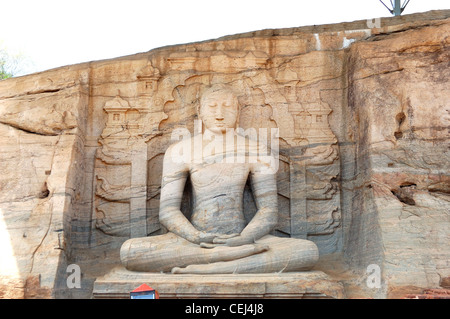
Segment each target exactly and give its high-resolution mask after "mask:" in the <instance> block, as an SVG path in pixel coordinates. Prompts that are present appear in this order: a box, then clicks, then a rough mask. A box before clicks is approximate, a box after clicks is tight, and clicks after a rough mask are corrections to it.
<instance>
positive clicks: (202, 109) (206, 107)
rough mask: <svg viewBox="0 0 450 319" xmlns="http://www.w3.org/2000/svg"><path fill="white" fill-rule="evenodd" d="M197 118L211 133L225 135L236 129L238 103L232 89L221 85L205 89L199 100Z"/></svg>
mask: <svg viewBox="0 0 450 319" xmlns="http://www.w3.org/2000/svg"><path fill="white" fill-rule="evenodd" d="M198 115H199V118H200V119H201V120H202V122H203V125H204V126H205V127H206V128H207V129H208V130H210V131H212V132H213V133H222V134H224V133H226V130H227V128H228V129H229V128H236V127H237V124H238V118H239V101H238V98H237V96H236V95H235V94H234V92H233V91H232V89H231V88H230V87H229V86H227V85H223V84H217V85H213V86H211V87H209V88H207V89H206V90H205V91H204V92H203V94H202V96H201V99H200V106H199V109H198Z"/></svg>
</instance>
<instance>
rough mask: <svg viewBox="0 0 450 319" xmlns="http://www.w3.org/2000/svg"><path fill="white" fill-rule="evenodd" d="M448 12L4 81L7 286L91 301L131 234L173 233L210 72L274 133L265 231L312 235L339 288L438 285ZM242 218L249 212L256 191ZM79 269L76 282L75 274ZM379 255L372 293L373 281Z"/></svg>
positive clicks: (444, 210)
mask: <svg viewBox="0 0 450 319" xmlns="http://www.w3.org/2000/svg"><path fill="white" fill-rule="evenodd" d="M448 19H449V11H448V10H443V11H432V12H428V13H423V14H414V15H405V16H400V17H394V18H383V19H381V20H380V24H381V25H380V28H372V29H370V28H368V24H367V21H366V20H363V21H355V22H351V23H341V24H336V25H324V26H310V27H302V28H291V29H280V30H261V31H255V32H249V33H245V34H239V35H233V36H227V37H223V38H220V39H216V40H210V41H204V42H199V43H191V44H183V45H175V46H170V47H164V48H160V49H156V50H152V51H149V52H146V53H141V54H137V55H132V56H126V57H121V58H117V59H111V60H104V61H95V62H89V63H82V64H78V65H73V66H67V67H62V68H58V69H54V70H48V71H45V72H40V73H37V74H32V75H28V76H24V77H19V78H13V79H8V80H4V81H1V82H0V148H1V153H0V171H1V172H2V174H1V176H0V187H1V189H2V192H1V193H0V210H1V213H0V236H1V241H2V245H3V246H2V250H1V259H2V263H1V264H0V288H1V289H0V290H2V292H3V296H13V297H14V298H16V297H21V296H22V297H39V296H41V297H43V298H44V297H45V298H47V297H52V298H58V297H82V298H90V297H91V296H92V287H93V286H94V282H95V280H96V279H97V278H98V277H101V276H104V275H105V274H107V273H108V272H109V271H110V270H111V269H113V268H114V267H116V266H117V265H119V264H120V256H119V251H120V247H121V246H122V244H123V242H125V241H126V240H127V239H129V238H136V237H142V236H154V235H161V234H163V233H165V232H166V230H165V229H164V227H162V226H161V224H160V222H159V219H158V213H159V204H160V203H159V196H160V187H161V178H162V163H163V157H164V153H165V152H166V150H167V148H168V147H169V145H170V144H172V143H173V141H172V140H171V134H172V132H173V131H174V129H176V128H187V129H188V130H189V131H190V132H193V130H194V120H195V119H197V115H196V107H197V105H198V102H199V92H200V91H201V89H202V88H203V87H205V86H208V85H210V84H213V83H226V84H228V85H231V86H232V87H233V89H234V90H235V91H237V92H239V94H238V95H239V96H238V98H239V101H240V103H241V105H243V107H242V111H241V116H240V119H239V125H240V126H241V127H242V128H244V129H249V128H256V129H257V128H278V129H279V134H280V139H279V151H280V152H279V153H280V161H279V169H278V172H277V196H278V210H279V212H280V216H279V220H278V224H277V225H276V226H275V228H274V230H273V232H272V233H271V235H273V236H279V237H292V238H298V239H307V240H311V241H313V242H314V243H315V244H316V245H317V247H318V249H319V253H320V256H321V260H319V263H318V265H316V267H319V268H320V269H321V270H322V271H324V272H325V273H327V274H328V273H329V274H332V275H333V276H334V277H333V278H334V279H337V278H340V279H341V280H342V281H343V282H344V283H345V287H346V289H347V291H348V292H350V293H351V294H347V297H358V296H369V297H376V298H386V297H389V296H392V295H395V296H398V294H397V293H395V294H392V293H390V292H393V291H396V292H401V293H405V294H407V293H408V287H414V289H412V288H411V289H412V290H411V292H413V293H415V292H416V291H417V290H418V289H425V288H439V287H440V285H445V280H444V281H443V280H442V279H443V278H444V279H445V278H448V277H449V276H450V267H449V260H450V251H449V247H448V242H449V239H450V238H449V229H450V227H449V216H448V212H449V211H450V209H449V191H448V190H449V166H448V165H449V164H448V163H449V162H450V161H449V153H448V149H449V148H448V146H449V145H448V142H449V125H450V123H449V109H448V105H447V104H448V103H447V101H448V89H447V86H448V85H447V83H448V80H449V69H450V68H449V65H448V64H449V49H448V45H449V44H448V34H449V20H448ZM190 192H192V185H189V183H188V184H187V185H186V194H188V195H189V193H190ZM181 210H182V211H183V212H184V213H186V214H187V213H189V212H190V211H191V210H192V205H191V203H190V201H189V196H186V197H185V198H184V199H183V200H182V205H181ZM244 211H245V212H246V214H248V215H247V217H250V216H252V214H254V212H255V211H256V207H255V203H254V199H253V197H252V192H251V190H250V188H249V187H246V188H245V189H244ZM69 264H77V265H79V266H80V268H81V272H82V278H81V288H79V289H78V288H75V289H68V287H67V285H66V279H67V277H68V275H69V274H68V273H67V271H66V269H67V265H69ZM371 264H376V265H378V266H379V267H380V269H381V276H382V278H381V288H379V289H374V288H369V287H368V286H367V283H366V279H367V276H368V274H367V272H366V269H367V266H369V265H371ZM336 269H342V273H338V272H336ZM30 278H31V279H30ZM36 278H38V279H36ZM12 282H14V284H13V285H12V284H11V283H12ZM27 282H28V283H29V290H28V293H27V292H26V291H27V290H26V289H27V288H26V287H27Z"/></svg>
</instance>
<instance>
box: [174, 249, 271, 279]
mask: <svg viewBox="0 0 450 319" xmlns="http://www.w3.org/2000/svg"><path fill="white" fill-rule="evenodd" d="M213 250H214V257H213V261H212V262H211V263H208V264H197V265H189V266H187V267H174V268H172V270H171V273H172V274H196V273H197V274H204V273H214V268H215V266H218V265H221V264H223V263H225V262H229V261H233V260H237V259H240V258H244V257H248V256H252V255H255V254H259V253H262V252H264V251H267V250H269V246H267V245H262V244H248V245H243V246H236V247H228V246H218V247H216V248H213Z"/></svg>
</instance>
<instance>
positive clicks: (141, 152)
mask: <svg viewBox="0 0 450 319" xmlns="http://www.w3.org/2000/svg"><path fill="white" fill-rule="evenodd" d="M269 60H270V59H269V57H268V56H267V54H265V53H263V52H257V51H256V52H249V51H240V52H238V51H233V52H231V51H217V52H213V53H211V52H196V51H189V52H177V53H172V54H171V55H170V56H169V57H168V58H167V59H166V62H167V66H168V67H169V69H168V70H166V73H165V74H164V75H161V74H160V72H159V70H158V69H157V68H155V67H153V65H152V64H151V63H149V64H148V65H147V66H145V67H144V68H143V69H142V70H141V71H139V72H138V73H137V76H136V96H137V99H135V100H133V99H125V98H123V97H120V96H119V95H118V96H116V97H115V98H113V99H111V100H110V101H108V102H106V103H105V105H104V111H105V113H106V114H107V116H108V120H107V123H106V126H105V128H104V131H103V133H102V135H101V137H100V139H99V143H100V145H101V147H100V148H99V149H98V152H97V160H96V176H97V177H96V185H97V187H96V213H97V227H98V228H99V229H100V230H102V231H103V232H105V233H107V234H110V235H114V236H124V237H139V236H146V235H148V234H150V233H152V232H154V231H155V230H157V229H159V227H160V226H159V223H158V222H157V219H158V212H159V188H160V179H159V178H158V176H160V175H161V171H162V155H163V154H164V152H165V150H166V149H167V147H168V146H169V145H170V144H171V141H170V134H171V132H172V131H173V129H174V128H176V127H179V126H181V127H188V128H189V130H192V129H193V125H192V123H190V122H191V121H193V119H194V118H195V117H194V114H195V113H196V110H195V104H196V103H197V102H198V94H199V93H198V92H200V90H201V88H202V87H204V86H207V85H210V84H213V83H227V84H230V85H231V86H233V87H234V89H235V91H236V92H237V94H238V95H239V99H240V101H241V107H242V109H241V117H240V120H239V121H240V122H239V126H240V127H242V128H243V129H247V128H251V127H253V128H255V129H256V130H258V129H259V128H268V127H271V128H278V130H279V138H280V141H284V142H283V143H284V144H282V147H280V150H279V151H280V152H279V153H280V154H279V155H280V156H279V160H280V165H279V170H278V194H279V196H278V201H279V214H280V221H279V225H278V227H277V228H276V230H275V234H276V235H278V236H288V237H296V238H305V239H311V240H313V241H315V242H316V244H317V245H318V247H319V249H320V251H321V252H333V251H336V250H337V249H338V246H339V242H340V236H341V227H340V225H341V216H340V190H339V186H338V183H337V178H338V175H339V173H340V163H339V148H338V145H337V139H336V136H335V135H334V133H333V132H332V130H331V128H330V125H329V119H328V118H329V116H330V114H331V112H332V109H331V108H330V106H329V105H328V104H327V103H325V102H324V101H322V100H321V99H320V89H321V88H320V86H318V85H315V84H307V85H305V83H304V82H302V81H301V79H300V76H299V75H298V72H296V66H295V65H292V64H289V63H286V64H284V65H283V66H282V67H280V68H279V69H276V70H275V71H274V70H271V69H268V65H269V63H270V61H269ZM212 62H214V63H212ZM211 68H213V69H211ZM196 92H197V93H196ZM128 101H132V103H133V105H130V104H131V103H128ZM168 116H170V118H168ZM160 123H161V125H160ZM162 123H164V124H162ZM191 126H192V127H191ZM280 145H281V144H280ZM188 188H189V185H187V190H188ZM119 193H120V194H119ZM244 198H245V201H246V202H247V205H248V210H247V212H246V214H248V215H251V214H252V212H253V211H254V208H252V207H253V206H254V203H253V202H252V196H251V193H248V192H247V194H246V195H245V197H244ZM189 205H190V204H189V202H188V200H183V203H182V207H183V209H185V210H186V211H188V210H189V207H190V206H189ZM249 217H250V216H249Z"/></svg>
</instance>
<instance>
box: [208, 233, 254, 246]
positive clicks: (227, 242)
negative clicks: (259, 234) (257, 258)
mask: <svg viewBox="0 0 450 319" xmlns="http://www.w3.org/2000/svg"><path fill="white" fill-rule="evenodd" d="M254 242H255V241H254V239H253V238H250V237H245V236H242V235H240V234H230V235H219V236H217V235H216V237H215V238H214V239H213V241H212V243H201V244H200V246H201V247H203V248H214V247H217V246H229V247H233V246H242V245H246V244H253V243H254Z"/></svg>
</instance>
